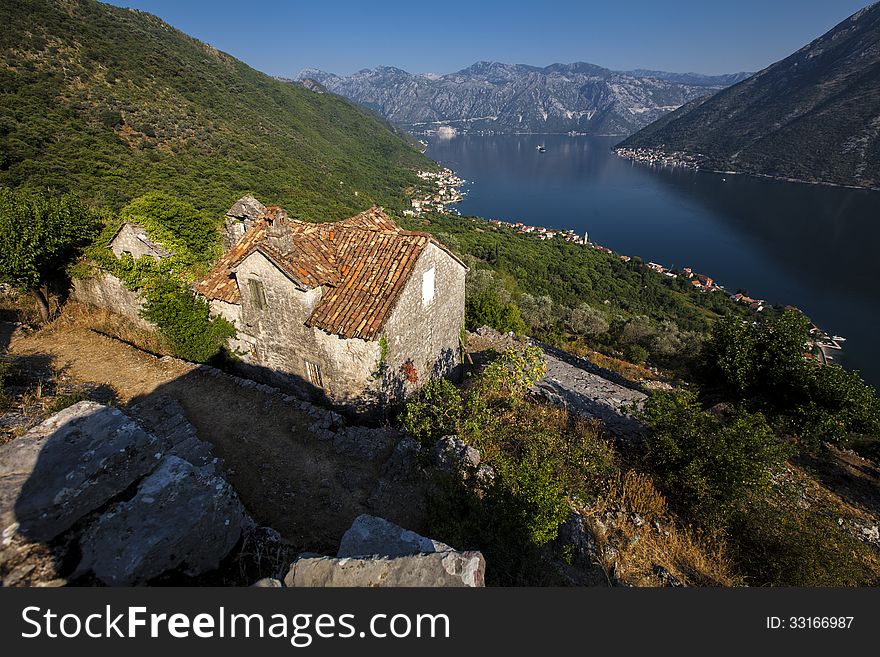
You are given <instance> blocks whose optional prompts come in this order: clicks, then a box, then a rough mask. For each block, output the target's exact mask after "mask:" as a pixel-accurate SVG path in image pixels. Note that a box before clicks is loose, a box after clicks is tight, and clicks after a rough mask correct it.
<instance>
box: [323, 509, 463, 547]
mask: <svg viewBox="0 0 880 657" xmlns="http://www.w3.org/2000/svg"><path fill="white" fill-rule="evenodd" d="M451 550H452V548H451V547H449V546H448V545H446V544H445V543H441V542H440V541H435V540H434V539H432V538H426V537H424V536H422V535H421V534H416V533H415V532H413V531H410V530H408V529H404V528H403V527H399V526H398V525H395V524H394V523H393V522H388V521H387V520H385V519H384V518H377V517H376V516H370V515H367V514H366V513H364V514H361V515H359V516H358V517H357V518H355V520H354V522H353V523H352V524H351V527H350V528H349V529H348V531H346V532H345V534H343V536H342V541H341V542H340V543H339V551H338V552H337V553H336V556H337V557H360V556H369V555H379V556H384V557H400V556H405V555H410V554H419V553H429V552H449V551H451Z"/></svg>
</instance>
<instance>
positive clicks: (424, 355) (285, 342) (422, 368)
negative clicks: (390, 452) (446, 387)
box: [196, 198, 467, 408]
mask: <svg viewBox="0 0 880 657" xmlns="http://www.w3.org/2000/svg"><path fill="white" fill-rule="evenodd" d="M242 201H244V203H243V202H242ZM242 201H240V202H239V203H236V205H235V206H233V208H232V209H231V210H230V212H229V213H228V214H227V222H226V225H227V240H228V241H227V244H229V243H232V246H231V248H230V249H229V251H228V252H227V253H226V255H225V256H223V258H221V259H220V261H219V262H218V263H217V265H216V266H215V267H214V269H213V270H212V271H211V272H210V273H209V274H208V275H207V276H206V277H205V278H204V279H203V280H201V281H199V282H198V283H196V291H197V292H198V293H200V294H201V295H203V296H204V297H205V298H207V299H208V300H209V302H210V303H211V307H212V309H213V311H214V312H215V313H217V314H220V315H222V316H224V317H226V318H227V319H229V320H230V321H232V323H233V324H234V325H235V327H236V329H237V333H238V335H237V337H236V338H235V340H234V342H233V343H232V345H231V346H233V347H234V348H235V349H236V350H237V351H238V352H239V353H240V354H241V356H242V359H243V360H244V361H245V362H247V363H249V364H252V365H255V366H259V367H261V368H265V369H267V370H269V371H270V372H271V373H273V374H277V375H281V376H283V377H285V376H286V378H288V379H293V380H295V381H299V382H302V383H304V384H307V385H306V387H307V388H309V389H310V390H313V391H314V390H317V391H320V392H321V393H322V394H323V395H325V396H326V397H327V398H328V399H329V400H330V401H332V402H334V403H337V404H341V405H345V406H351V407H355V408H357V407H362V406H365V405H369V404H370V403H371V402H374V401H385V400H394V399H400V398H402V397H403V396H405V395H406V394H407V393H409V392H411V391H412V390H415V389H416V388H417V387H418V386H420V385H421V384H422V383H424V382H425V381H427V380H428V379H430V378H431V377H432V376H438V375H444V374H447V373H449V372H450V370H452V368H454V367H455V366H456V365H457V364H458V363H459V358H460V356H459V351H460V335H461V330H462V328H463V326H464V280H465V273H466V271H467V268H466V267H465V265H464V264H463V263H462V262H461V261H460V260H459V259H458V258H457V257H456V256H455V255H454V254H453V253H451V252H450V251H449V250H448V249H446V248H445V247H444V246H443V245H442V244H440V243H439V242H437V241H436V240H435V239H434V238H433V237H432V236H431V235H428V234H427V233H419V232H412V231H406V230H403V229H401V228H400V227H399V226H398V225H397V224H396V223H395V222H394V221H393V220H392V219H391V218H390V217H388V215H387V214H385V213H384V212H383V211H382V209H381V208H377V207H374V208H371V209H370V210H367V211H366V212H362V213H361V214H359V215H356V216H354V217H351V218H349V219H345V220H344V221H339V222H336V223H323V224H320V223H309V222H304V221H298V220H294V219H290V218H289V217H288V216H287V214H286V213H285V212H284V211H283V210H281V209H280V208H268V209H265V208H264V207H263V206H262V205H261V204H259V202H256V201H255V199H249V198H246V199H242Z"/></svg>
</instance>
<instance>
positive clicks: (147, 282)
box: [71, 192, 235, 363]
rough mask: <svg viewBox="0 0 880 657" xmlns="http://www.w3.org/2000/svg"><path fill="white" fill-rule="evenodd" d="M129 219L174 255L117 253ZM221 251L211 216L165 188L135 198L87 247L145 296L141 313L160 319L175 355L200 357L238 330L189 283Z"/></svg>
mask: <svg viewBox="0 0 880 657" xmlns="http://www.w3.org/2000/svg"><path fill="white" fill-rule="evenodd" d="M127 222H128V223H133V224H137V225H138V226H140V227H141V228H143V229H144V230H145V231H146V233H147V234H148V235H149V237H150V239H151V240H153V241H154V242H157V243H159V244H161V245H162V246H163V247H165V248H166V249H168V250H169V251H172V252H173V255H171V256H170V257H168V258H163V259H162V260H160V261H158V262H157V261H156V260H154V259H153V258H149V257H143V258H137V259H135V258H133V257H132V256H131V255H129V254H124V255H123V256H122V257H121V258H117V257H116V256H115V255H114V253H113V252H112V251H111V250H110V248H109V245H110V242H111V240H112V239H113V237H114V236H115V235H116V233H117V232H118V231H119V229H120V228H121V227H122V225H123V224H124V223H127ZM219 253H220V235H219V233H218V232H217V230H216V229H215V228H214V225H213V222H212V221H211V220H210V217H208V216H206V215H204V214H203V213H200V212H198V211H197V210H196V209H195V208H194V207H193V206H192V205H190V204H189V203H186V202H184V201H180V200H178V199H175V198H174V197H171V196H169V195H167V194H163V193H161V192H153V193H150V194H147V195H145V196H142V197H140V198H137V199H135V200H134V201H132V202H131V203H129V204H128V205H127V206H126V207H125V208H123V210H122V211H121V212H120V213H119V215H118V216H116V217H113V218H112V219H110V220H108V221H107V222H106V224H105V226H104V229H103V230H102V231H101V234H100V235H99V236H98V237H97V239H95V241H94V242H93V243H92V245H91V246H90V247H89V248H88V249H87V251H86V255H87V257H88V259H89V260H90V261H91V265H93V266H95V267H97V268H98V269H100V270H103V271H106V272H108V273H110V274H112V275H114V276H116V277H117V278H118V279H119V280H121V281H122V283H123V284H124V285H125V286H126V287H127V288H128V289H129V290H132V291H136V292H139V293H140V294H141V295H142V296H143V298H144V306H143V308H142V309H141V315H142V316H143V317H144V319H146V320H148V321H150V322H152V323H153V324H155V325H156V327H157V329H158V331H159V334H160V335H161V336H162V338H163V339H164V340H165V342H166V343H167V345H168V348H169V349H170V350H171V352H172V353H173V354H174V355H175V356H177V357H178V358H183V359H186V360H190V361H195V362H199V363H203V362H206V361H208V360H210V359H211V358H213V357H214V356H215V355H217V354H218V353H219V352H220V350H221V349H222V348H223V346H224V344H225V343H226V339H227V338H230V337H233V336H234V335H235V328H234V327H233V325H232V324H231V323H230V322H228V321H227V320H225V319H223V318H220V317H211V314H210V306H209V304H208V302H207V301H205V300H204V299H202V298H201V297H198V296H196V295H195V294H194V293H193V291H192V289H191V288H190V287H189V285H188V282H189V281H191V280H193V279H194V278H195V277H196V276H197V275H198V274H200V273H202V272H204V271H205V270H207V268H208V267H209V266H210V264H211V263H212V262H213V260H214V259H216V257H217V255H219ZM71 273H72V275H74V276H85V275H89V269H88V268H84V267H82V266H80V267H77V268H76V269H75V270H73V271H72V272H71ZM91 273H94V270H92V272H91Z"/></svg>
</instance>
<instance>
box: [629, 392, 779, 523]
mask: <svg viewBox="0 0 880 657" xmlns="http://www.w3.org/2000/svg"><path fill="white" fill-rule="evenodd" d="M641 417H642V420H643V421H644V422H645V424H646V425H647V426H648V427H649V428H650V430H651V431H650V432H649V435H648V437H647V438H646V439H645V446H644V451H645V453H644V459H645V462H646V463H647V465H648V466H649V467H650V468H651V469H652V470H653V471H654V473H655V474H656V475H657V477H658V480H659V482H660V483H661V485H662V487H663V489H664V491H665V492H666V493H667V495H668V496H669V497H670V499H671V500H672V501H674V503H675V504H676V505H677V506H678V507H679V508H680V509H682V510H683V511H685V512H687V513H689V514H691V515H692V516H693V517H696V518H699V519H701V520H702V521H704V522H706V523H712V522H715V521H717V520H722V521H723V520H724V519H725V518H726V517H727V515H728V514H729V513H730V512H731V510H732V509H733V508H735V507H736V506H737V505H738V504H739V503H740V502H741V501H742V500H743V499H744V497H745V496H746V495H747V494H749V493H752V492H754V491H756V490H761V489H765V488H766V487H767V486H768V485H769V483H770V476H771V474H772V472H773V471H774V469H775V468H777V467H779V466H780V465H781V463H782V462H783V461H784V459H785V457H786V455H787V453H788V451H787V449H786V448H785V446H784V445H783V444H782V443H781V442H780V440H779V439H778V438H777V437H776V436H775V435H774V433H773V431H772V430H771V429H770V427H769V426H768V424H767V421H766V420H765V419H764V416H763V415H761V414H760V413H756V414H751V413H748V412H745V411H743V410H734V411H732V412H731V413H730V414H729V415H728V416H727V417H723V418H721V417H718V416H717V415H714V414H712V413H707V412H704V411H703V410H702V409H701V408H700V405H699V402H698V400H697V397H696V395H694V394H693V393H689V392H656V393H654V394H652V395H651V397H649V399H648V401H647V402H646V403H645V408H644V410H643V412H642V413H641Z"/></svg>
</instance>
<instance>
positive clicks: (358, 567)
mask: <svg viewBox="0 0 880 657" xmlns="http://www.w3.org/2000/svg"><path fill="white" fill-rule="evenodd" d="M485 575H486V560H485V559H484V558H483V555H482V554H481V553H479V552H434V553H432V554H415V555H410V556H405V557H394V558H387V557H381V558H377V557H370V558H353V559H350V558H343V559H339V558H333V557H320V558H315V559H300V560H299V561H296V562H295V563H294V564H293V565H292V566H291V567H290V570H289V571H288V573H287V575H286V576H285V578H284V583H285V585H287V586H291V587H292V586H296V587H315V586H333V587H335V586H357V587H378V586H382V587H384V586H420V587H423V586H432V587H480V586H485Z"/></svg>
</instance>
